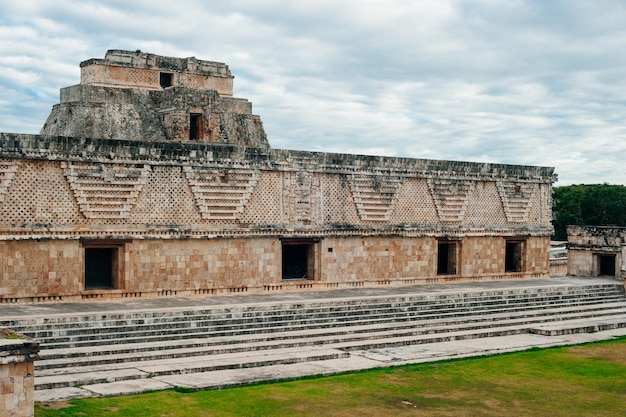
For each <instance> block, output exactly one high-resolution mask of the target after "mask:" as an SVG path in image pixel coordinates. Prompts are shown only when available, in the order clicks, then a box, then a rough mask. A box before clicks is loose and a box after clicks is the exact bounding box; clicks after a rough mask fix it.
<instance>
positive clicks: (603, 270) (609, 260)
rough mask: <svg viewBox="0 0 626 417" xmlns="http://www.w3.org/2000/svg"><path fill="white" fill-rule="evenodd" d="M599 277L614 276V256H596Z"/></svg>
mask: <svg viewBox="0 0 626 417" xmlns="http://www.w3.org/2000/svg"><path fill="white" fill-rule="evenodd" d="M598 270H599V271H598V272H599V275H604V276H611V277H614V276H615V255H598Z"/></svg>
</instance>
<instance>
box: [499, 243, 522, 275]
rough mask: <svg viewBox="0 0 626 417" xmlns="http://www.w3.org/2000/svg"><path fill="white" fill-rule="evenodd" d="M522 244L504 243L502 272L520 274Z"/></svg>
mask: <svg viewBox="0 0 626 417" xmlns="http://www.w3.org/2000/svg"><path fill="white" fill-rule="evenodd" d="M522 244H523V242H506V254H505V263H504V271H505V272H522V260H523V259H522V258H523V256H522V248H523V246H522Z"/></svg>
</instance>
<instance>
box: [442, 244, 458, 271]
mask: <svg viewBox="0 0 626 417" xmlns="http://www.w3.org/2000/svg"><path fill="white" fill-rule="evenodd" d="M456 269H457V245H456V243H455V242H439V243H438V244H437V274H438V275H454V274H456V273H457V271H456Z"/></svg>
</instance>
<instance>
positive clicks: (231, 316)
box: [0, 277, 626, 401]
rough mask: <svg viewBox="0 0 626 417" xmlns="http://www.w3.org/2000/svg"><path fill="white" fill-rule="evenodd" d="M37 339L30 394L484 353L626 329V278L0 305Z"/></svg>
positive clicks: (240, 379)
mask: <svg viewBox="0 0 626 417" xmlns="http://www.w3.org/2000/svg"><path fill="white" fill-rule="evenodd" d="M0 327H10V328H12V329H14V330H16V331H19V332H21V333H24V334H27V335H29V336H31V337H34V338H36V339H37V340H39V341H40V342H41V353H40V357H41V360H40V361H38V362H36V364H35V388H36V392H35V399H36V400H37V401H55V400H66V399H70V398H81V397H93V396H100V395H125V394H132V393H138V392H143V391H149V390H158V389H168V388H173V387H188V388H196V389H211V388H222V387H227V386H236V385H244V384H249V383H256V382H261V381H274V380H283V379H290V378H297V377H302V376H310V375H331V374H337V373H342V372H349V371H356V370H362V369H370V368H376V367H386V366H394V365H402V364H409V363H418V362H429V361H437V360H443V359H451V358H461V357H469V356H482V355H491V354H498V353H503V352H510V351H519V350H524V349H528V348H531V347H548V346H558V345H569V344H578V343H585V342H590V341H597V340H604V339H609V338H612V337H616V336H621V335H626V297H625V296H624V286H623V282H620V281H617V280H613V279H603V278H574V277H563V278H551V279H546V280H523V281H494V282H478V283H463V284H447V285H423V286H412V287H398V288H360V289H350V290H332V291H319V292H298V293H295V292H294V293H280V294H263V295H239V296H238V295H230V296H211V297H206V298H193V299H191V298H188V299H150V300H135V299H133V300H129V301H126V302H111V301H107V302H93V303H77V304H70V303H58V304H37V305H0Z"/></svg>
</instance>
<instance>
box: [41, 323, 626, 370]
mask: <svg viewBox="0 0 626 417" xmlns="http://www.w3.org/2000/svg"><path fill="white" fill-rule="evenodd" d="M594 319H595V318H594ZM620 319H621V320H622V321H623V322H624V323H626V316H624V317H623V318H620ZM592 321H597V320H592ZM577 322H578V323H580V324H579V326H581V327H586V324H585V322H584V321H582V320H577ZM588 322H589V320H587V323H588ZM534 327H535V326H529V323H517V324H516V323H510V324H508V325H507V326H496V327H475V328H456V329H444V330H443V331H436V332H420V331H419V329H415V330H414V331H410V330H407V331H406V332H403V334H392V335H389V334H384V333H383V334H380V333H379V334H378V335H377V337H375V338H373V339H374V340H376V343H375V344H372V342H370V340H371V339H372V338H371V337H367V336H369V335H365V337H354V336H352V340H346V338H343V339H342V340H335V341H330V340H328V338H326V337H318V338H316V340H314V341H313V340H311V338H309V340H308V343H307V344H303V343H297V342H292V343H289V344H283V345H282V346H281V345H280V341H279V346H276V347H277V348H278V349H281V350H288V349H295V350H298V349H300V348H301V347H305V346H306V348H307V349H315V348H319V347H322V346H323V347H332V348H339V349H343V348H345V347H346V346H352V349H354V347H355V346H360V347H359V349H361V350H367V349H372V348H381V347H386V346H394V344H393V343H396V342H398V341H402V340H421V341H420V342H419V343H435V342H439V341H448V340H456V339H448V337H449V335H458V334H461V335H464V337H463V338H471V337H469V336H468V335H482V334H488V335H489V337H491V336H499V335H503V334H504V335H506V334H519V333H529V332H530V330H529V329H531V328H534ZM511 329H513V330H514V332H513V333H508V332H509V331H510V330H511ZM435 335H436V336H435ZM482 337H485V336H482ZM348 339H350V338H348ZM381 340H387V341H389V340H391V341H394V342H393V343H392V344H387V345H380V341H381ZM315 342H318V343H315ZM400 344H402V343H400ZM411 344H415V343H411ZM254 347H255V346H254V344H253V345H252V346H251V347H250V349H246V350H241V351H234V352H217V353H214V354H210V355H208V356H207V355H206V352H204V354H203V355H198V356H193V357H183V358H180V357H176V358H167V359H149V360H146V361H143V360H142V361H127V362H121V363H120V362H114V363H108V364H96V365H86V366H84V367H87V368H89V367H91V369H92V370H96V371H100V370H102V369H106V368H110V367H111V366H113V365H122V364H125V366H124V368H127V367H135V368H137V367H140V366H139V365H138V364H141V363H151V362H159V363H160V364H165V363H170V362H175V363H179V362H184V361H185V359H188V360H191V361H197V360H200V359H201V358H203V357H209V358H216V357H220V356H224V355H241V354H244V355H246V354H247V352H250V351H254V350H255V349H254ZM276 347H274V348H267V349H263V351H264V352H271V351H275V350H276ZM256 350H257V351H260V350H262V349H259V348H258V347H257V349H256ZM196 358H199V359H196ZM53 369H54V368H50V369H47V370H48V371H52V370H53ZM64 369H65V371H67V373H72V372H76V373H81V371H80V369H81V367H80V366H79V367H71V368H68V367H65V368H64ZM44 372H45V370H44Z"/></svg>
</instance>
